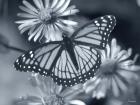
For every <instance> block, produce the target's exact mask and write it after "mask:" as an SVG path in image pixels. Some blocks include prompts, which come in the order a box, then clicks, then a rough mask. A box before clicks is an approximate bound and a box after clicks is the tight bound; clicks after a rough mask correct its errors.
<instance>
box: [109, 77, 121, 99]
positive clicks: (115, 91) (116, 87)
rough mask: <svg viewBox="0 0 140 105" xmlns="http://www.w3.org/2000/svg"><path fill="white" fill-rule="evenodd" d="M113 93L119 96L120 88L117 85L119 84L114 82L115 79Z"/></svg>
mask: <svg viewBox="0 0 140 105" xmlns="http://www.w3.org/2000/svg"><path fill="white" fill-rule="evenodd" d="M111 82H112V91H113V94H114V95H115V96H119V93H120V92H119V88H118V85H117V83H116V81H115V80H114V78H112V81H111Z"/></svg>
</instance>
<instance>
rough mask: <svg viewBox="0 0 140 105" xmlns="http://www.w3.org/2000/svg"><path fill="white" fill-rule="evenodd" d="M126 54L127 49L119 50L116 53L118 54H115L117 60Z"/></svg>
mask: <svg viewBox="0 0 140 105" xmlns="http://www.w3.org/2000/svg"><path fill="white" fill-rule="evenodd" d="M126 54H127V51H126V50H121V51H120V52H119V53H118V55H117V60H118V61H120V59H121V58H122V57H125V56H126Z"/></svg>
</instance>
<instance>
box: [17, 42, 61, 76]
mask: <svg viewBox="0 0 140 105" xmlns="http://www.w3.org/2000/svg"><path fill="white" fill-rule="evenodd" d="M62 50H63V48H62V46H61V41H58V42H50V43H46V44H43V45H41V46H39V47H37V48H35V49H33V50H30V51H28V52H27V53H26V54H23V55H22V56H20V57H19V58H18V59H17V60H16V62H15V64H14V66H15V68H16V69H17V70H18V71H24V72H35V73H39V74H41V75H43V76H50V74H51V69H52V68H53V66H54V65H55V61H57V59H58V57H59V55H60V54H61V52H62Z"/></svg>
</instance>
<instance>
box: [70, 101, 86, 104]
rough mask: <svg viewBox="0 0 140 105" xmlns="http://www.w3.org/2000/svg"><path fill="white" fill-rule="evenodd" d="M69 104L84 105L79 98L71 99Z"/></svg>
mask: <svg viewBox="0 0 140 105" xmlns="http://www.w3.org/2000/svg"><path fill="white" fill-rule="evenodd" d="M70 104H73V105H86V104H85V103H84V102H83V101H80V100H72V101H70Z"/></svg>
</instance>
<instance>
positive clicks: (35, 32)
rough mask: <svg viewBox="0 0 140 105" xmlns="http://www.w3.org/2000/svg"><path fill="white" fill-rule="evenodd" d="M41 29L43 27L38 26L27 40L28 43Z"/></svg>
mask: <svg viewBox="0 0 140 105" xmlns="http://www.w3.org/2000/svg"><path fill="white" fill-rule="evenodd" d="M42 28H43V25H41V26H39V27H38V28H37V29H36V30H35V31H34V32H33V33H32V34H31V35H30V36H29V38H28V40H29V41H30V40H31V39H32V38H33V37H34V36H35V35H36V34H37V33H38V32H39V31H40V30H41V29H42Z"/></svg>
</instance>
